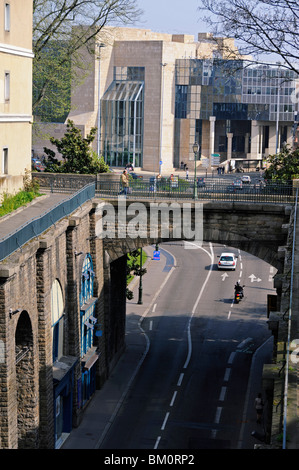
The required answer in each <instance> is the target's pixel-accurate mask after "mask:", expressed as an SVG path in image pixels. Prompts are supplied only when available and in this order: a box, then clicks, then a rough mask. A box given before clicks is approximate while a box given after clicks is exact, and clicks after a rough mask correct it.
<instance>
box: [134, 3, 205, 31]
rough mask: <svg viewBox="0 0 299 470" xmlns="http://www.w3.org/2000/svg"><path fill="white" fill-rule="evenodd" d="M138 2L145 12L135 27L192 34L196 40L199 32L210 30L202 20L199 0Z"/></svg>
mask: <svg viewBox="0 0 299 470" xmlns="http://www.w3.org/2000/svg"><path fill="white" fill-rule="evenodd" d="M137 4H138V7H139V8H140V9H141V10H143V11H144V14H143V16H142V22H138V23H137V24H136V25H134V26H135V27H138V28H146V29H151V30H152V31H154V32H156V33H169V34H182V33H183V34H192V35H193V36H194V38H195V40H197V33H199V32H208V31H209V30H208V29H207V27H206V25H204V23H203V22H202V23H201V22H200V16H201V15H200V13H199V11H198V10H197V7H198V6H199V4H200V2H199V0H137Z"/></svg>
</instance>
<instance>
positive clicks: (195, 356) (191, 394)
mask: <svg viewBox="0 0 299 470" xmlns="http://www.w3.org/2000/svg"><path fill="white" fill-rule="evenodd" d="M161 248H162V249H165V250H166V251H167V252H168V253H169V255H168V256H169V263H168V265H169V269H170V268H171V263H173V265H174V268H173V269H174V272H173V274H172V276H171V277H169V280H168V282H167V284H166V285H165V286H164V288H163V290H162V291H161V292H160V294H159V296H158V297H157V298H156V301H155V303H154V305H153V307H152V309H151V311H150V312H148V314H147V316H146V318H144V319H143V322H142V329H143V330H144V332H145V334H146V335H147V337H148V340H149V344H150V347H149V351H148V354H147V356H146V358H145V360H144V362H143V364H142V367H141V369H140V371H139V373H138V374H137V376H136V378H135V381H134V383H133V386H132V387H131V390H130V393H129V394H128V396H127V398H126V400H125V402H124V404H123V405H122V407H121V410H120V411H119V413H118V416H117V418H116V419H115V421H114V423H113V425H112V426H111V428H110V431H109V433H108V434H107V436H106V438H105V440H104V441H103V442H102V445H101V448H103V449H200V448H203V449H209V448H217V449H220V448H230V449H236V448H238V446H239V438H240V432H241V428H242V417H243V410H244V404H245V398H246V390H247V385H248V378H249V372H250V364H251V358H252V354H253V352H254V351H255V350H256V349H257V348H258V347H259V346H260V345H261V344H262V343H263V342H264V341H265V340H266V339H267V338H269V337H270V332H269V331H268V328H267V324H266V320H267V318H266V298H267V293H271V292H273V282H272V276H273V274H274V271H273V270H272V269H271V267H270V266H269V265H267V264H266V263H264V262H263V261H261V260H258V259H257V258H254V257H253V256H251V255H249V254H247V253H243V252H241V253H238V252H237V251H236V250H234V249H231V251H235V252H237V253H238V254H239V258H238V265H237V269H236V271H223V272H222V271H218V270H217V255H220V253H221V252H222V251H227V248H225V250H224V248H223V247H219V246H218V247H215V246H212V245H211V244H208V245H205V246H202V247H200V248H199V247H194V249H184V247H183V245H182V243H177V244H175V243H172V244H165V245H163V246H162V247H161ZM237 280H240V281H241V283H242V284H245V288H244V290H245V298H244V299H243V300H242V302H241V303H240V304H237V305H235V304H234V303H233V292H234V289H233V287H234V284H235V282H236V281H237Z"/></svg>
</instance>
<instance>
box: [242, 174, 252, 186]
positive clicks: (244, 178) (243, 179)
mask: <svg viewBox="0 0 299 470" xmlns="http://www.w3.org/2000/svg"><path fill="white" fill-rule="evenodd" d="M241 181H242V183H246V184H249V183H251V178H250V176H249V175H243V176H242V178H241Z"/></svg>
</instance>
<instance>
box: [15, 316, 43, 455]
mask: <svg viewBox="0 0 299 470" xmlns="http://www.w3.org/2000/svg"><path fill="white" fill-rule="evenodd" d="M15 338H16V340H15V345H16V351H15V352H16V385H17V406H18V448H19V449H36V448H38V415H39V411H38V410H39V408H38V403H39V400H38V394H37V375H36V373H35V358H34V351H33V333H32V326H31V321H30V318H29V315H28V313H27V312H26V311H23V312H22V313H21V314H20V318H19V320H18V324H17V328H16V336H15Z"/></svg>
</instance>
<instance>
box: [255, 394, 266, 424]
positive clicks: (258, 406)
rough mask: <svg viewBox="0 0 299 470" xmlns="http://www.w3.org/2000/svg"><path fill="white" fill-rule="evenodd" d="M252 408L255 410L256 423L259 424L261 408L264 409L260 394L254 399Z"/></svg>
mask: <svg viewBox="0 0 299 470" xmlns="http://www.w3.org/2000/svg"><path fill="white" fill-rule="evenodd" d="M254 406H255V410H256V422H257V423H258V424H260V423H261V420H262V415H263V408H264V402H263V398H262V394H261V393H259V394H258V396H257V397H256V399H255V400H254Z"/></svg>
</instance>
